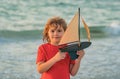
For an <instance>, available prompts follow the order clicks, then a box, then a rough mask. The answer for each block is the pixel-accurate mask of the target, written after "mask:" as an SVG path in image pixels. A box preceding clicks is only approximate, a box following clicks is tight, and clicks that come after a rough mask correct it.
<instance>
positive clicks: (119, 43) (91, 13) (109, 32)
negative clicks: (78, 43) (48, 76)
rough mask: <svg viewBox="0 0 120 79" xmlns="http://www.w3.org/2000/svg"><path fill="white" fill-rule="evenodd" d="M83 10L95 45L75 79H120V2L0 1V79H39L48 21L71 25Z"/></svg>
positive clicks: (90, 49)
mask: <svg viewBox="0 0 120 79" xmlns="http://www.w3.org/2000/svg"><path fill="white" fill-rule="evenodd" d="M79 7H80V9H81V15H82V17H83V18H84V20H85V21H86V23H87V24H88V26H89V28H90V32H91V42H92V45H91V46H90V47H89V48H87V49H85V52H86V54H85V56H84V58H83V60H82V62H81V68H80V69H79V72H78V73H77V75H76V76H75V77H71V79H120V71H119V70H120V0H0V79H39V78H40V76H41V75H40V74H39V73H38V72H37V71H36V63H35V62H36V55H37V48H38V46H39V45H41V44H42V43H43V41H42V31H43V28H44V25H45V23H46V21H47V19H48V18H51V17H53V16H60V17H62V18H64V19H65V20H66V22H67V23H69V22H70V20H71V19H72V18H73V16H74V14H75V13H76V12H77V11H78V8H79ZM81 40H82V41H87V36H86V32H85V30H84V28H83V25H82V24H81Z"/></svg>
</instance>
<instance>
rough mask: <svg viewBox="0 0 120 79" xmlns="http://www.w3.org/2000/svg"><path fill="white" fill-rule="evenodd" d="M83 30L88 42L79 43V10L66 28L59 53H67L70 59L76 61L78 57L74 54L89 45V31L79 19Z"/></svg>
mask: <svg viewBox="0 0 120 79" xmlns="http://www.w3.org/2000/svg"><path fill="white" fill-rule="evenodd" d="M81 19H82V23H83V25H84V28H85V30H86V32H87V37H88V41H85V42H81V41H80V8H79V9H78V12H77V13H76V14H75V16H74V17H73V19H72V20H71V22H70V23H69V24H68V27H67V29H66V31H65V33H64V35H63V37H62V38H61V40H60V43H59V46H60V48H59V49H60V51H61V52H68V53H69V54H70V57H71V59H73V60H74V59H76V58H77V57H78V56H77V54H76V52H77V51H78V50H82V49H85V48H87V47H89V46H90V45H91V42H90V30H89V28H88V25H87V24H86V23H85V21H84V19H83V18H82V17H81Z"/></svg>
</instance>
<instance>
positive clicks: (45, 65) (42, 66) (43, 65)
mask: <svg viewBox="0 0 120 79" xmlns="http://www.w3.org/2000/svg"><path fill="white" fill-rule="evenodd" d="M65 56H66V53H61V52H58V53H57V54H56V55H55V56H54V57H53V58H51V59H50V60H48V61H46V62H39V63H37V71H38V72H39V73H43V72H45V71H48V70H49V69H50V68H51V67H52V66H53V65H54V64H55V63H56V62H58V61H60V60H61V59H64V58H65Z"/></svg>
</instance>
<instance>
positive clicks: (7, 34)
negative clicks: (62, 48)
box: [0, 26, 120, 39]
mask: <svg viewBox="0 0 120 79" xmlns="http://www.w3.org/2000/svg"><path fill="white" fill-rule="evenodd" d="M89 29H90V33H91V38H92V39H94V38H105V37H111V36H120V28H119V27H118V28H117V27H115V28H113V27H111V26H97V27H96V26H93V27H89ZM42 32H43V29H41V30H23V31H13V30H0V38H11V39H42ZM80 37H81V38H87V35H86V31H85V29H84V28H83V27H81V29H80Z"/></svg>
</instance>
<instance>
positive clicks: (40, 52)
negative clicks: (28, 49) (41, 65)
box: [36, 45, 46, 64]
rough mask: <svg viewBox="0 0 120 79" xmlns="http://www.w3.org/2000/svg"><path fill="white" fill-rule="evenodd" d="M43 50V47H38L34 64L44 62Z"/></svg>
mask: <svg viewBox="0 0 120 79" xmlns="http://www.w3.org/2000/svg"><path fill="white" fill-rule="evenodd" d="M45 60H46V58H45V50H44V48H43V46H42V45H41V46H39V48H38V51H37V58H36V64H37V63H38V62H41V61H45Z"/></svg>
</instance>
